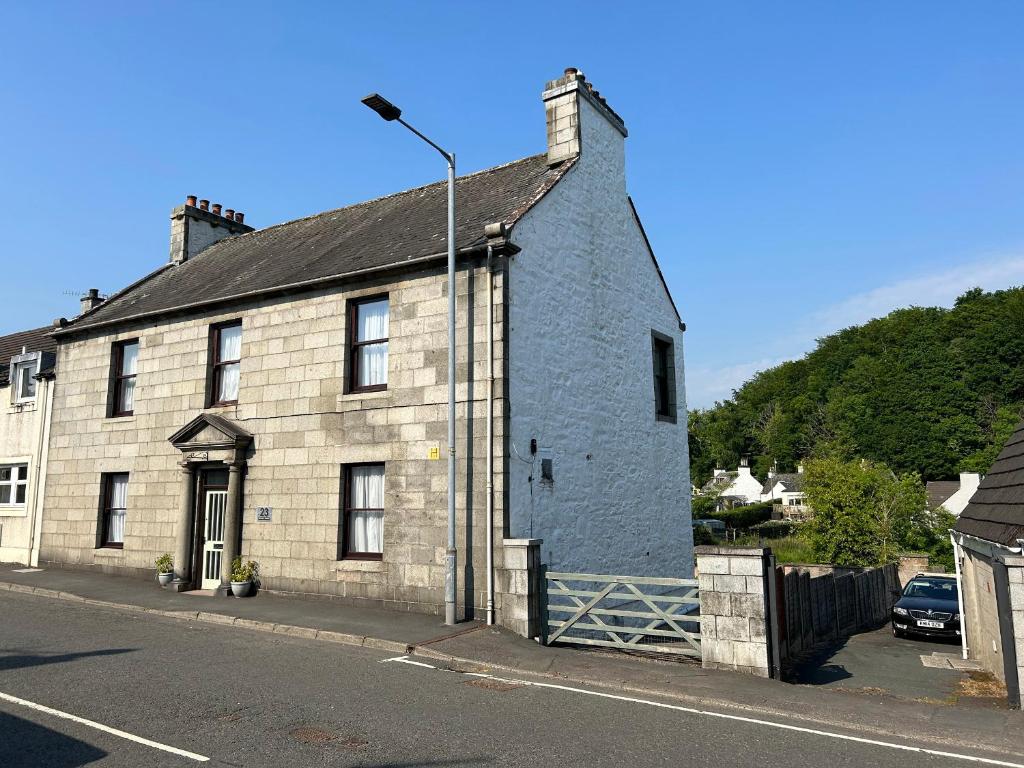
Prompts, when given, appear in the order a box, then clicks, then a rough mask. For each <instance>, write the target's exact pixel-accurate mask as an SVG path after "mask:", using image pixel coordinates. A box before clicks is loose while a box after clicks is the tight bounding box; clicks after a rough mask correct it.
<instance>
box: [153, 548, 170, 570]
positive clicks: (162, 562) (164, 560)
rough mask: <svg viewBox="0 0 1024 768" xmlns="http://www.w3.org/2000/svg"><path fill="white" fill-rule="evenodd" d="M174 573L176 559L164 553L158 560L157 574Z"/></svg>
mask: <svg viewBox="0 0 1024 768" xmlns="http://www.w3.org/2000/svg"><path fill="white" fill-rule="evenodd" d="M173 571H174V558H173V557H171V556H170V554H168V553H167V552H164V553H163V554H162V555H160V557H158V558H157V559H156V572H157V573H171V572H173Z"/></svg>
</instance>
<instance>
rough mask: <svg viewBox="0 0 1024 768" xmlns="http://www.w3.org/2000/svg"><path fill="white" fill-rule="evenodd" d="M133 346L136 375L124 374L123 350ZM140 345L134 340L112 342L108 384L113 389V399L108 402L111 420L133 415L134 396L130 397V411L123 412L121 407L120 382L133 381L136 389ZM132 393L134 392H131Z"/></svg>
mask: <svg viewBox="0 0 1024 768" xmlns="http://www.w3.org/2000/svg"><path fill="white" fill-rule="evenodd" d="M132 344H134V345H135V346H136V347H138V350H136V353H135V366H136V368H135V370H136V373H128V374H125V373H124V372H123V371H124V350H125V347H129V346H131V345H132ZM141 349H142V345H141V344H139V340H138V339H137V338H135V339H121V340H120V341H115V342H114V349H113V355H112V360H111V376H110V382H111V387H112V388H113V397H112V398H111V401H110V416H111V418H120V417H122V416H134V415H135V399H134V394H133V396H132V409H131V410H130V411H126V410H124V408H123V407H122V406H123V405H124V403H123V402H122V396H121V382H122V381H124V380H125V379H134V380H135V384H136V387H137V386H138V376H139V374H138V359H139V358H138V354H139V351H141ZM133 392H134V391H133Z"/></svg>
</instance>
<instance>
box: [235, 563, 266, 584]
mask: <svg viewBox="0 0 1024 768" xmlns="http://www.w3.org/2000/svg"><path fill="white" fill-rule="evenodd" d="M259 575H260V566H259V563H257V562H256V561H255V560H249V561H248V562H246V563H243V562H242V558H240V557H236V558H235V559H234V560H232V561H231V580H232V581H251V582H255V581H256V580H257V579H258V578H259Z"/></svg>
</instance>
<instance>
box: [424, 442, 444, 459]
mask: <svg viewBox="0 0 1024 768" xmlns="http://www.w3.org/2000/svg"><path fill="white" fill-rule="evenodd" d="M427 458H428V459H430V460H431V461H437V460H438V459H440V458H441V449H440V448H438V447H437V446H436V445H434V446H431V448H430V450H429V451H428V452H427Z"/></svg>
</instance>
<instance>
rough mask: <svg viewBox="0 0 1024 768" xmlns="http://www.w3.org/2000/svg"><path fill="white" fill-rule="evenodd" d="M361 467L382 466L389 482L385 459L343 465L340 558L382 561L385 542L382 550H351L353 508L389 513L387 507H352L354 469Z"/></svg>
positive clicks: (362, 510)
mask: <svg viewBox="0 0 1024 768" xmlns="http://www.w3.org/2000/svg"><path fill="white" fill-rule="evenodd" d="M360 467H380V468H381V470H382V471H383V472H384V482H385V484H386V483H387V476H388V470H387V462H383V461H361V462H356V463H353V464H342V465H341V505H340V506H341V536H339V537H338V560H370V561H380V560H383V559H384V542H383V541H381V551H380V552H350V551H349V534H350V533H351V530H352V525H351V523H350V519H351V513H352V512H353V510H355V511H358V512H380V513H381V514H382V515H384V516H386V515H387V510H386V509H385V508H383V507H382V508H379V509H378V508H377V507H357V508H353V507H352V502H351V497H350V495H349V489H350V488H351V487H352V470H353V469H358V468H360Z"/></svg>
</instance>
